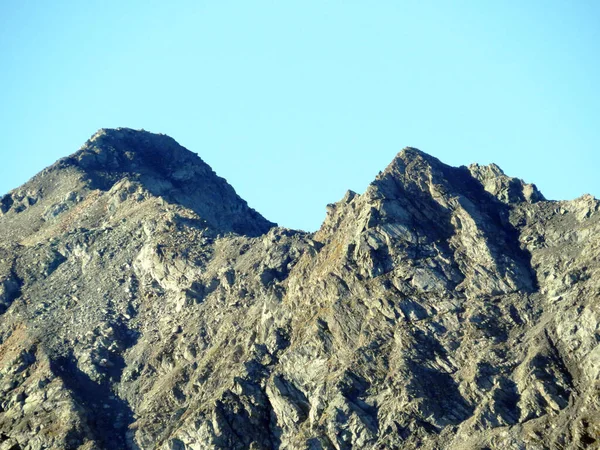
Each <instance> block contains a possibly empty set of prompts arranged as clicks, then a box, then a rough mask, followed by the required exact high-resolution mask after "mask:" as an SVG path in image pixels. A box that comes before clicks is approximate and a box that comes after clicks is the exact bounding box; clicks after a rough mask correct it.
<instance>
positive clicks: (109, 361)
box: [0, 129, 600, 450]
mask: <svg viewBox="0 0 600 450" xmlns="http://www.w3.org/2000/svg"><path fill="white" fill-rule="evenodd" d="M599 236H600V203H599V202H598V201H597V200H596V199H594V198H593V197H591V196H584V197H582V198H580V199H577V200H574V201H561V202H555V201H547V200H545V199H544V197H543V196H542V194H541V193H540V192H539V191H538V190H537V188H535V186H534V185H529V184H526V183H524V182H522V181H521V180H517V179H514V178H511V177H508V176H506V175H505V174H504V173H503V172H502V171H501V170H500V169H499V168H498V167H497V166H494V165H492V166H487V167H482V166H477V165H472V166H470V167H468V168H467V167H460V168H453V167H449V166H447V165H445V164H443V163H441V162H440V161H438V160H437V159H435V158H433V157H431V156H429V155H427V154H425V153H423V152H420V151H419V150H416V149H412V148H407V149H405V150H403V151H402V152H401V153H400V154H399V155H398V156H397V157H396V158H395V159H394V161H392V163H391V164H390V165H389V166H388V168H387V169H385V170H384V171H383V172H382V173H381V174H380V175H379V176H378V177H377V179H376V180H375V181H374V182H373V183H372V184H371V185H370V186H369V187H368V189H367V190H366V192H365V193H364V194H362V195H359V194H356V193H353V192H350V191H349V192H348V193H347V194H346V195H345V196H344V198H343V199H342V200H340V202H338V203H336V204H332V205H329V206H328V215H327V218H326V220H325V222H324V224H323V226H322V227H321V229H320V230H319V231H318V232H316V233H313V234H309V233H304V232H300V231H294V230H289V229H285V228H280V227H276V226H275V224H272V223H271V222H269V221H267V220H266V219H264V218H263V217H262V216H260V214H258V213H257V212H256V211H254V210H252V209H251V208H249V207H248V205H247V204H246V202H244V201H243V200H242V199H240V198H239V197H238V196H237V195H236V194H235V191H234V190H233V188H231V186H229V185H228V184H227V183H226V181H225V180H223V179H221V178H219V177H217V176H216V175H215V173H214V172H213V171H212V170H211V169H210V167H208V166H207V165H206V164H205V163H204V162H203V161H202V160H201V159H200V158H198V157H197V156H196V155H195V154H193V153H191V152H189V151H187V150H185V149H184V148H183V147H181V146H179V145H178V144H177V143H176V142H175V141H173V140H172V139H171V138H169V137H167V136H162V135H155V134H151V133H148V132H140V131H133V130H129V129H116V130H101V131H100V132H98V133H97V134H96V135H94V136H93V137H92V139H91V140H90V141H88V142H87V143H86V144H85V145H84V146H83V147H82V149H81V150H79V151H78V152H77V153H75V154H73V155H71V156H70V157H68V158H64V159H62V160H60V161H59V162H57V163H56V164H55V165H53V166H51V167H50V168H48V169H46V170H44V171H43V172H41V173H40V174H38V175H37V176H36V177H34V178H33V179H32V180H31V181H29V182H28V183H26V184H25V185H24V186H22V187H20V188H18V189H16V190H14V191H11V192H10V193H8V194H7V195H5V196H4V197H2V199H1V200H0V314H1V316H0V449H2V450H8V449H10V450H18V449H21V450H25V449H27V450H30V449H31V450H34V449H47V448H57V449H144V450H145V449H164V450H167V449H168V450H184V449H190V450H192V449H193V450H198V449H214V448H220V449H276V448H280V449H315V450H316V449H350V448H355V449H382V448H398V449H417V448H419V449H421V448H422V449H580V448H581V449H583V448H598V446H599V444H600V400H599V399H600V345H599V343H600V329H599V323H600V316H599V315H600V312H599V308H600V306H599V305H600V303H599V297H600V283H599V282H598V280H599V279H600V256H599V255H600V238H599Z"/></svg>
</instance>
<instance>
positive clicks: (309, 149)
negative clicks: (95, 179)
mask: <svg viewBox="0 0 600 450" xmlns="http://www.w3.org/2000/svg"><path fill="white" fill-rule="evenodd" d="M599 82H600V2H599V1H597V0H576V1H572V0H564V1H562V0H543V1H538V0H527V1H523V0H503V1H480V0H476V1H475V0H474V1H461V0H455V1H444V0H438V1H423V0H422V1H401V0H394V1H387V0H378V1H377V2H373V1H368V2H367V1H358V0H356V1H353V0H344V1H343V0H337V1H336V0H318V1H317V0H302V1H296V0H289V1H274V0H272V1H266V0H254V1H251V2H250V1H230V0H219V1H210V2H208V1H201V0H195V1H169V2H165V1H153V0H144V1H141V0H140V1H123V0H121V1H112V0H104V1H95V0H86V1H85V2H82V1H79V0H77V1H63V0H53V1H52V2H49V1H40V0H30V1H26V2H24V1H19V0H0V195H2V194H4V193H6V192H8V191H9V190H10V189H13V188H16V187H18V186H19V185H21V184H22V183H24V182H25V181H27V180H28V179H29V178H30V177H32V176H33V175H35V174H36V173H37V172H39V171H40V170H42V169H43V168H44V167H46V166H48V165H50V164H52V163H53V162H54V161H56V160H57V159H59V158H61V157H63V156H67V155H69V154H71V153H73V152H75V151H76V150H77V149H78V148H79V147H80V146H81V145H82V144H83V143H84V142H85V141H86V140H87V139H88V138H89V137H90V136H91V135H93V134H94V133H95V131H96V130H98V129H99V128H113V127H130V128H136V129H141V128H143V129H145V130H148V131H152V132H157V133H165V134H168V135H170V136H172V137H173V138H175V139H176V140H177V141H178V142H179V143H180V144H182V145H183V146H185V147H186V148H188V149H190V150H192V151H194V152H196V153H198V154H199V155H200V157H201V158H202V159H203V160H204V161H206V162H207V163H208V164H210V165H211V167H212V168H213V169H214V170H215V171H216V172H217V173H218V174H219V175H220V176H222V177H224V178H226V179H227V180H228V181H229V182H230V184H232V185H233V187H234V188H235V189H236V191H237V192H238V194H239V195H240V196H241V197H242V198H244V199H245V200H247V201H248V203H249V204H250V206H252V207H253V208H255V209H257V210H258V211H259V212H260V213H262V214H263V215H264V216H265V217H266V218H268V219H269V220H272V221H275V222H277V223H279V224H280V225H282V226H285V227H289V228H296V229H303V230H307V231H314V230H316V229H318V228H319V226H320V224H321V223H322V221H323V219H324V217H325V211H326V210H325V206H326V204H328V203H332V202H336V201H338V200H339V199H341V198H342V196H343V195H344V193H345V191H346V190H347V189H352V190H354V191H357V192H363V191H364V189H365V188H366V187H367V186H368V184H369V183H370V182H371V181H372V180H373V179H374V177H375V176H376V175H377V173H378V172H379V171H380V170H383V169H384V168H385V167H386V166H387V165H388V164H389V163H390V162H391V161H392V159H393V158H394V156H395V155H396V154H397V153H398V152H399V151H400V150H401V149H402V148H403V147H406V146H412V147H417V148H419V149H421V150H423V151H425V152H427V153H429V154H431V155H434V156H436V157H437V158H439V159H441V160H442V161H444V162H446V163H448V164H451V165H468V164H470V163H473V162H478V163H480V164H489V163H491V162H495V163H497V164H498V165H500V167H502V168H503V169H504V171H505V172H506V173H507V174H509V175H511V176H517V177H520V178H524V179H525V180H526V181H527V182H534V183H536V185H537V186H538V187H539V188H540V190H541V191H542V192H543V193H544V195H545V196H546V197H547V198H550V199H573V198H576V197H579V196H581V195H582V194H584V193H591V194H592V195H595V196H596V197H599V196H600V177H599V176H598V172H599V169H600V87H599V85H600V83H599Z"/></svg>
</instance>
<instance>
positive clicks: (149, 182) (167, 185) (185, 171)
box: [0, 128, 275, 241]
mask: <svg viewBox="0 0 600 450" xmlns="http://www.w3.org/2000/svg"><path fill="white" fill-rule="evenodd" d="M98 194H100V195H99V196H98ZM90 195H91V197H90ZM92 198H94V199H95V200H94V201H92ZM151 198H153V199H161V200H162V201H165V202H166V203H168V204H170V205H174V206H175V205H179V206H181V207H184V208H186V209H188V210H190V211H193V212H194V213H195V214H196V215H197V218H198V219H199V220H200V221H202V222H203V223H205V224H206V226H208V227H210V228H211V229H213V230H214V231H215V232H217V233H228V232H234V233H238V234H245V235H249V236H258V235H261V234H264V233H266V232H267V231H268V230H269V229H270V228H272V227H273V226H275V224H274V223H272V222H269V221H268V220H266V219H265V218H264V217H262V216H261V215H260V214H259V213H257V212H256V211H255V210H254V209H252V208H250V207H249V206H248V204H247V203H246V201H244V200H243V199H242V198H240V197H239V196H238V195H237V194H236V192H235V190H234V189H233V187H231V185H229V184H228V183H227V181H226V180H225V179H223V178H221V177H219V176H217V174H216V173H215V172H214V171H213V170H212V169H211V168H210V166H209V165H208V164H206V163H205V162H204V161H203V160H202V159H201V158H200V157H199V156H198V155H197V154H195V153H193V152H191V151H189V150H187V149H186V148H184V147H182V146H181V145H179V144H178V143H177V142H176V141H175V140H174V139H173V138H171V137H169V136H166V135H163V134H155V133H150V132H147V131H144V130H132V129H129V128H117V129H101V130H99V131H98V132H96V133H95V134H94V135H93V136H92V137H91V138H90V139H89V140H88V141H87V142H86V143H85V144H84V145H83V146H82V147H81V148H80V149H79V150H78V151H77V152H75V153H74V154H72V155H71V156H69V157H67V158H63V159H61V160H59V161H58V162H57V163H56V164H54V165H53V166H51V167H49V168H48V169H45V170H44V171H42V172H41V173H40V174H38V175H37V176H36V177H34V178H33V179H32V180H30V181H29V182H28V183H26V184H25V185H24V186H22V187H21V188H19V189H16V190H15V191H12V192H10V193H9V194H8V195H6V196H4V197H3V198H2V200H1V201H0V214H5V215H7V216H9V217H13V215H14V214H25V215H30V214H31V215H32V220H31V221H25V220H19V219H15V222H18V223H19V224H20V225H19V227H14V229H13V231H14V230H17V228H23V230H22V233H20V235H21V237H23V236H24V235H27V234H31V233H34V232H38V231H39V230H40V229H41V228H45V227H47V225H48V224H49V223H52V222H54V220H55V219H56V218H57V217H58V216H61V217H63V218H64V215H63V213H66V212H68V211H73V208H74V207H75V206H76V205H78V204H79V205H81V204H85V203H87V202H92V203H94V204H96V203H97V201H99V202H100V203H102V204H104V203H106V204H108V205H112V206H106V208H108V209H109V211H113V210H117V209H119V208H118V207H117V205H118V204H121V203H123V202H125V201H126V200H131V201H132V202H133V203H136V202H137V204H139V203H140V202H144V201H147V200H149V199H151ZM34 205H36V207H35V208H33V209H31V208H30V207H32V206H34ZM89 206H90V205H88V207H89ZM130 206H131V205H130ZM42 209H44V210H43V211H42ZM31 211H33V213H32V212H31ZM97 217H98V220H100V221H103V220H105V219H106V218H107V217H106V216H102V215H99V216H97ZM40 219H41V220H42V222H43V223H40ZM84 222H85V223H87V224H88V226H89V225H91V224H90V223H89V221H84ZM71 223H73V224H79V225H80V226H81V225H83V222H81V221H77V220H71ZM1 234H2V233H1V232H0V235H1ZM11 235H12V238H13V239H17V241H18V240H19V239H18V237H17V234H16V232H13V233H11Z"/></svg>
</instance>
